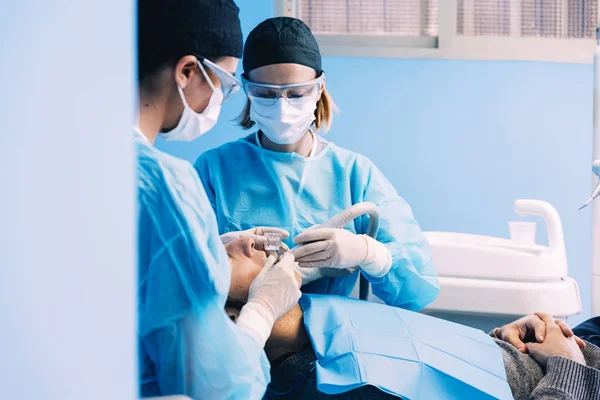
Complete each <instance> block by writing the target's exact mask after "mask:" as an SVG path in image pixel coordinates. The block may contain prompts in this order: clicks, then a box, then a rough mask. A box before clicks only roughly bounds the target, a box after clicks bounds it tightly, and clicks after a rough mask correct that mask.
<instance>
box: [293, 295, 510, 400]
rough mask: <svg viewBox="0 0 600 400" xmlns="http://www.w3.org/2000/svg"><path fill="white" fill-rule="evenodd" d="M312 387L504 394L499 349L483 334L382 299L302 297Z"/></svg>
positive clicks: (455, 395) (426, 396) (425, 394)
mask: <svg viewBox="0 0 600 400" xmlns="http://www.w3.org/2000/svg"><path fill="white" fill-rule="evenodd" d="M300 306H301V307H302V309H303V310H304V325H305V326H306V329H307V331H308V335H309V336H310V339H311V342H312V345H313V348H314V351H315V354H316V357H317V362H316V371H317V388H318V389H319V390H320V391H321V392H323V393H326V394H338V393H344V392H347V391H349V390H352V389H355V388H357V387H360V386H364V385H372V386H376V387H377V388H379V389H380V390H382V391H384V392H387V393H390V394H394V395H397V396H400V397H402V398H405V399H410V400H418V399H423V400H430V399H461V400H463V399H469V400H472V399H492V398H497V399H512V398H513V397H512V393H511V390H510V387H509V385H508V382H507V381H506V372H505V369H504V362H503V361H502V350H501V349H500V348H499V347H498V346H497V345H496V344H495V343H494V341H493V340H492V338H491V337H489V336H488V335H486V334H485V333H484V332H482V331H480V330H477V329H473V328H469V327H466V326H463V325H458V324H455V323H452V322H448V321H444V320H441V319H437V318H433V317H430V316H427V315H423V314H419V313H415V312H412V311H407V310H403V309H400V308H394V307H390V306H386V305H383V304H375V303H369V302H366V301H360V300H355V299H351V298H348V297H340V296H331V295H304V296H302V298H301V299H300Z"/></svg>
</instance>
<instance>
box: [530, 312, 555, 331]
mask: <svg viewBox="0 0 600 400" xmlns="http://www.w3.org/2000/svg"><path fill="white" fill-rule="evenodd" d="M535 315H537V316H538V317H539V319H541V320H542V321H544V323H545V324H546V327H556V326H557V325H556V322H554V318H553V317H552V315H550V314H546V313H542V312H536V313H535Z"/></svg>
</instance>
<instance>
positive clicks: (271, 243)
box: [264, 232, 282, 251]
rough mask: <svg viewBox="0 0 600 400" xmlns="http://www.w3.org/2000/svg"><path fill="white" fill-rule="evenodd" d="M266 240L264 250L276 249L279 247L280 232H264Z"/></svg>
mask: <svg viewBox="0 0 600 400" xmlns="http://www.w3.org/2000/svg"><path fill="white" fill-rule="evenodd" d="M264 237H265V239H267V242H266V243H265V250H269V251H277V250H279V248H280V247H281V238H282V235H281V233H277V232H265V234H264Z"/></svg>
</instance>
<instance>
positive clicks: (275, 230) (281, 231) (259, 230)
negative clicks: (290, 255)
mask: <svg viewBox="0 0 600 400" xmlns="http://www.w3.org/2000/svg"><path fill="white" fill-rule="evenodd" d="M267 232H269V233H279V234H280V235H281V238H282V239H287V238H289V237H290V233H289V232H288V231H286V230H285V229H281V228H274V227H271V226H259V227H258V228H256V229H255V230H254V233H255V234H256V235H264V234H265V233H267Z"/></svg>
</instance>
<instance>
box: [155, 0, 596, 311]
mask: <svg viewBox="0 0 600 400" xmlns="http://www.w3.org/2000/svg"><path fill="white" fill-rule="evenodd" d="M238 4H239V6H240V9H241V18H242V25H243V28H244V32H245V33H246V34H247V33H248V32H249V30H251V29H252V28H253V27H254V26H255V25H256V24H258V23H259V22H261V21H262V20H263V19H265V18H268V17H270V16H272V15H273V8H272V5H273V2H272V1H270V0H260V1H258V0H244V1H239V0H238ZM324 69H325V71H326V73H327V77H328V81H327V83H328V88H329V90H330V92H331V94H332V96H333V97H334V99H335V101H336V102H337V104H338V106H339V108H340V109H341V114H340V115H339V117H338V118H337V119H336V120H335V122H334V125H333V129H332V131H331V132H330V133H329V135H328V136H327V137H328V139H329V140H331V141H334V142H335V143H337V144H338V145H340V146H343V147H347V148H349V149H352V150H355V151H359V152H361V153H363V154H365V155H367V156H369V157H371V159H372V160H373V161H374V162H375V163H376V164H377V165H378V166H379V167H380V168H381V169H382V170H383V172H384V173H385V174H386V175H387V176H388V178H389V179H390V180H391V181H392V183H393V184H394V185H395V187H396V188H397V190H398V191H399V192H400V194H401V195H402V196H404V197H405V198H406V199H407V200H408V201H409V202H410V204H411V205H412V206H413V209H414V212H415V214H416V216H417V219H418V220H419V221H420V223H421V225H422V227H423V229H424V230H450V231H458V232H472V233H480V234H485V235H494V236H508V225H507V222H508V221H509V220H511V219H513V218H516V216H514V214H513V213H512V204H513V201H514V200H516V199H517V198H537V199H542V200H546V201H548V202H550V203H552V204H553V205H554V206H555V207H556V208H557V209H558V211H559V213H560V215H561V216H562V219H563V226H564V231H565V237H566V242H567V252H568V257H569V267H570V275H571V276H573V277H574V278H575V279H577V281H578V282H579V285H580V289H581V297H582V301H583V303H584V313H583V314H582V316H580V317H577V318H574V319H573V320H574V321H575V322H576V321H579V320H581V319H582V318H583V317H587V316H589V313H590V301H591V300H590V284H589V276H590V270H591V269H590V259H591V233H590V232H591V223H590V219H591V211H590V209H586V210H584V211H577V208H578V207H579V205H580V204H581V203H582V202H583V201H585V200H586V199H587V197H588V195H589V192H590V190H591V145H592V137H591V126H592V83H593V81H592V68H591V65H570V64H551V63H525V62H482V61H448V60H401V59H389V60H384V59H359V58H333V57H327V58H325V60H324ZM243 97H244V96H238V97H237V98H236V99H235V102H233V103H232V104H229V105H227V106H226V108H225V109H224V111H223V118H222V119H221V121H220V122H219V124H218V125H217V127H216V128H215V129H214V130H213V131H211V132H210V133H209V134H207V135H206V136H205V137H202V138H200V139H199V140H197V141H195V142H194V143H192V144H191V145H189V144H180V143H177V144H174V143H168V144H164V143H162V144H159V146H160V147H161V148H163V149H166V150H167V151H170V152H172V153H173V154H176V155H179V156H181V157H183V158H187V159H189V160H190V161H193V160H195V158H196V157H197V155H198V154H200V153H201V152H202V151H204V150H206V149H208V148H212V147H215V146H217V145H219V144H222V143H224V142H226V141H228V140H234V139H237V138H238V137H239V136H241V135H242V134H243V133H242V132H241V131H240V130H239V129H238V128H236V127H234V125H233V123H232V122H231V121H230V120H231V119H233V118H234V117H235V116H236V115H237V113H239V111H240V110H241V108H242V104H243V101H244V99H243ZM543 233H544V232H543V230H542V232H540V234H539V235H538V239H539V240H540V241H543V242H544V243H546V240H545V239H544V238H543Z"/></svg>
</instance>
